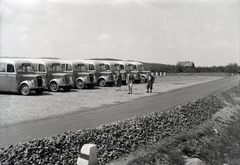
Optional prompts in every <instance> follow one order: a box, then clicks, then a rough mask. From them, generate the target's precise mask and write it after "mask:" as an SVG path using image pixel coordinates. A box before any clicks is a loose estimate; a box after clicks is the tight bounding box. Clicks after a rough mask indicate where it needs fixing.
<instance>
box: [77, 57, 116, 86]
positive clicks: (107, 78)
mask: <svg viewBox="0 0 240 165" xmlns="http://www.w3.org/2000/svg"><path fill="white" fill-rule="evenodd" d="M82 61H83V62H84V63H85V64H86V66H87V68H88V70H89V71H90V72H91V73H92V74H93V75H94V76H96V80H97V84H98V85H99V86H101V87H104V86H113V85H114V77H113V73H112V72H111V71H109V70H107V69H106V66H105V64H104V63H103V62H101V61H99V60H82Z"/></svg>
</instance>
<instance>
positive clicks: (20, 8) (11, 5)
mask: <svg viewBox="0 0 240 165" xmlns="http://www.w3.org/2000/svg"><path fill="white" fill-rule="evenodd" d="M1 8H3V9H4V10H3V11H5V13H6V14H10V13H13V12H14V14H15V13H16V12H19V13H21V14H23V13H31V14H39V13H44V12H45V5H44V0H20V1H16V0H2V2H1ZM10 10H11V11H10Z"/></svg>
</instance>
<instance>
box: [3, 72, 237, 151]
mask: <svg viewBox="0 0 240 165" xmlns="http://www.w3.org/2000/svg"><path fill="white" fill-rule="evenodd" d="M239 80H240V76H230V77H225V78H222V79H219V80H216V81H212V82H208V83H204V84H199V85H194V86H190V87H185V88H181V89H177V90H173V91H169V92H164V93H159V94H157V95H153V96H150V97H145V98H140V99H137V100H135V101H131V102H127V103H120V104H118V105H110V106H105V107H101V108H98V109H97V110H96V109H95V110H94V111H91V110H90V111H88V112H84V113H75V114H70V115H67V116H65V117H59V118H51V119H43V120H37V121H29V122H25V123H21V124H15V125H11V126H7V127H2V128H0V147H7V146H9V145H11V144H15V143H18V142H26V141H29V140H32V139H38V138H43V137H49V136H51V135H54V134H58V133H63V132H66V131H69V130H72V131H74V130H78V129H82V128H94V127H97V126H99V125H102V124H107V123H110V122H114V121H118V120H123V119H126V118H130V117H133V116H136V115H147V114H150V113H152V112H157V111H166V110H169V109H172V108H174V107H176V106H178V105H181V104H184V103H186V102H189V101H192V100H195V99H198V98H200V97H203V96H207V95H210V94H216V93H217V92H219V91H223V90H225V89H227V88H229V87H231V86H234V85H236V84H237V83H238V82H239Z"/></svg>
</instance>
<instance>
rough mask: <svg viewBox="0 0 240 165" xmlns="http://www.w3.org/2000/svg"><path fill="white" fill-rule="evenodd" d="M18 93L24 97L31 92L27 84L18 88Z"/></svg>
mask: <svg viewBox="0 0 240 165" xmlns="http://www.w3.org/2000/svg"><path fill="white" fill-rule="evenodd" d="M20 93H21V94H22V95H24V96H26V95H29V94H30V93H31V90H30V88H29V86H28V85H27V84H25V83H24V84H22V85H21V87H20Z"/></svg>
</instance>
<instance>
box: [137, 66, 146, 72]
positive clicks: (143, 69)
mask: <svg viewBox="0 0 240 165" xmlns="http://www.w3.org/2000/svg"><path fill="white" fill-rule="evenodd" d="M145 70H146V69H145V67H144V66H143V65H140V66H139V67H138V71H145Z"/></svg>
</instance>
